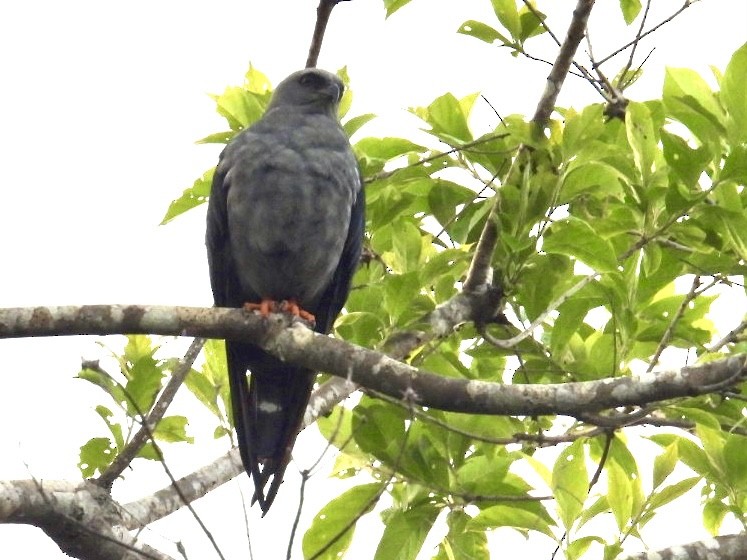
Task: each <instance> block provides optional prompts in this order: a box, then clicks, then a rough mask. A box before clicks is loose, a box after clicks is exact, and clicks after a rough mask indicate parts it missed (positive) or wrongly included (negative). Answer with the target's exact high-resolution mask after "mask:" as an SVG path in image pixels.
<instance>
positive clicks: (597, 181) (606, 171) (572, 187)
mask: <svg viewBox="0 0 747 560" xmlns="http://www.w3.org/2000/svg"><path fill="white" fill-rule="evenodd" d="M625 182H626V178H625V176H624V175H623V174H622V173H620V172H619V171H618V170H617V169H615V168H614V167H613V166H611V165H608V164H606V163H604V162H601V161H598V162H589V163H587V164H584V165H580V166H574V167H572V168H571V169H570V170H569V171H568V172H567V173H566V174H564V176H563V183H562V187H561V188H562V190H561V193H560V203H563V202H567V201H570V200H572V199H573V198H575V197H576V196H578V195H580V194H583V193H588V194H590V195H592V196H594V197H596V198H600V199H602V198H605V197H608V196H612V197H615V198H618V199H622V198H623V195H624V192H623V189H622V184H623V183H625Z"/></svg>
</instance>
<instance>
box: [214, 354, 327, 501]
mask: <svg viewBox="0 0 747 560" xmlns="http://www.w3.org/2000/svg"><path fill="white" fill-rule="evenodd" d="M226 362H227V364H228V378H229V382H230V389H231V407H232V411H233V421H234V425H235V426H236V434H237V437H238V444H239V451H240V453H241V461H242V462H243V463H244V469H246V472H247V473H248V474H249V476H251V477H252V479H253V480H254V490H255V492H254V500H256V501H258V502H259V507H260V508H261V509H262V513H263V515H264V514H265V513H267V510H269V509H270V506H271V505H272V502H273V500H274V499H275V495H276V494H277V491H278V489H279V488H280V483H281V482H282V480H283V473H284V472H285V468H286V466H287V465H288V462H289V460H290V454H291V450H292V448H293V444H294V442H295V441H296V436H297V435H298V432H299V430H300V429H301V423H302V422H303V416H304V412H305V410H306V405H307V404H308V401H309V396H310V394H311V389H312V387H313V385H314V377H315V374H314V372H312V371H310V370H307V369H304V368H296V367H292V366H288V364H285V363H283V362H281V361H280V360H278V359H277V358H275V357H273V356H271V355H269V354H267V353H266V352H264V351H263V350H261V349H259V348H257V347H256V346H252V345H248V344H240V343H235V342H226ZM247 369H249V370H250V371H251V382H248V381H247V376H246V372H247ZM270 478H272V481H270ZM268 482H269V483H270V486H269V488H267V491H265V487H266V486H267V483H268ZM254 500H253V501H254Z"/></svg>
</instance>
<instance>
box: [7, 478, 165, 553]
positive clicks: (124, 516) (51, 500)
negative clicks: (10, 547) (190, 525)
mask: <svg viewBox="0 0 747 560" xmlns="http://www.w3.org/2000/svg"><path fill="white" fill-rule="evenodd" d="M0 523H27V524H30V525H35V526H37V527H39V528H40V529H42V530H43V531H44V532H45V533H46V534H47V535H49V537H50V538H51V539H52V540H54V542H55V543H56V544H57V545H58V546H59V547H60V549H61V550H62V551H63V552H64V553H65V554H69V555H70V556H74V557H76V558H80V559H82V560H145V559H150V560H172V558H171V556H168V555H166V554H163V553H162V552H159V551H157V550H155V549H153V548H151V547H149V546H147V545H144V544H142V543H138V542H137V540H136V538H135V537H134V536H132V535H131V534H130V533H129V531H128V530H127V528H126V525H128V524H131V523H132V520H131V517H130V515H129V513H128V512H127V511H126V510H125V509H123V508H122V507H121V506H120V505H119V504H118V503H117V502H115V501H114V500H112V499H111V496H109V494H108V493H107V492H106V491H105V490H104V489H103V488H100V487H99V486H97V485H95V484H93V483H91V482H88V481H83V482H78V483H74V482H69V481H64V480H44V481H37V480H11V481H0Z"/></svg>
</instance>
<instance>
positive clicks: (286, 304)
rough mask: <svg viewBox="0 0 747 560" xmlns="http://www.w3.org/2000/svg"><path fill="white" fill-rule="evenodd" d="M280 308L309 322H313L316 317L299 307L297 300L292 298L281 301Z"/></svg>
mask: <svg viewBox="0 0 747 560" xmlns="http://www.w3.org/2000/svg"><path fill="white" fill-rule="evenodd" d="M280 308H281V309H282V310H283V311H286V312H288V313H290V314H291V315H293V316H294V317H301V319H303V320H305V321H308V322H309V323H312V324H313V323H315V322H316V317H314V316H313V315H312V314H311V313H309V312H308V311H306V310H305V309H303V308H301V306H300V305H298V302H297V301H296V300H294V299H288V300H285V301H283V303H282V304H281V305H280Z"/></svg>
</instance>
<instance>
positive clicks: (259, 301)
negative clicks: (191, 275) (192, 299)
mask: <svg viewBox="0 0 747 560" xmlns="http://www.w3.org/2000/svg"><path fill="white" fill-rule="evenodd" d="M342 93H343V84H342V81H341V80H340V79H339V78H338V77H337V76H335V75H334V74H331V73H329V72H325V71H323V70H318V69H307V70H301V71H298V72H294V73H293V74H291V75H290V76H288V77H287V78H286V79H285V80H283V81H282V82H281V83H280V84H279V85H278V86H277V88H276V90H275V92H274V94H273V96H272V100H271V101H270V104H269V106H268V108H267V111H266V113H265V114H264V116H263V117H262V118H261V119H260V120H259V121H257V122H256V123H254V124H253V125H252V126H250V127H249V128H247V129H246V130H244V131H242V132H241V133H240V134H238V135H237V136H236V137H235V138H234V139H233V140H231V142H230V143H229V144H228V146H226V148H225V149H224V150H223V153H222V154H221V156H220V161H219V163H218V167H217V169H216V171H215V176H214V178H213V184H212V190H211V194H210V202H209V204H208V211H207V234H206V245H207V253H208V264H209V267H210V284H211V286H212V290H213V297H214V300H215V305H216V306H219V307H242V306H245V307H246V308H260V309H261V311H262V312H263V313H264V314H266V313H267V312H268V311H277V310H279V309H285V310H289V311H291V312H293V313H295V314H301V315H302V316H303V317H308V314H311V315H313V317H314V321H315V330H316V331H317V332H320V333H328V332H329V330H330V328H331V327H332V323H333V322H334V320H335V317H337V314H338V313H339V312H340V310H341V309H342V306H343V304H344V303H345V299H346V298H347V295H348V292H349V291H350V281H351V278H352V276H353V273H354V272H355V270H356V267H357V265H358V261H359V258H360V253H361V244H362V241H363V226H364V206H365V202H364V194H363V190H362V185H361V179H360V171H359V168H358V163H357V161H356V159H355V155H354V154H353V151H352V149H351V147H350V143H349V142H348V138H347V136H346V134H345V132H344V131H343V129H342V127H341V126H340V123H339V121H338V118H337V107H338V104H339V102H340V99H341V97H342ZM280 302H285V303H283V304H282V305H280ZM245 304H250V305H248V306H247V305H245ZM226 361H227V364H228V377H229V382H230V388H231V404H232V410H233V419H234V424H235V426H236V432H237V436H238V444H239V450H240V452H241V460H242V462H243V463H244V468H245V469H246V471H247V473H248V474H249V475H250V476H251V477H252V478H253V480H254V488H255V494H254V499H255V500H256V501H258V502H259V505H260V508H261V509H262V512H263V515H264V514H265V513H267V510H268V509H269V508H270V506H271V505H272V502H273V500H274V499H275V495H276V494H277V491H278V488H279V487H280V483H281V482H282V478H283V473H284V471H285V468H286V466H287V464H288V461H289V460H290V453H291V449H292V448H293V444H294V442H295V440H296V436H297V434H298V432H299V430H300V428H301V422H302V420H303V415H304V411H305V409H306V405H307V403H308V400H309V396H310V394H311V390H312V387H313V384H314V377H315V373H314V372H313V371H311V370H308V369H304V368H299V367H296V366H291V365H289V364H286V363H284V362H282V361H281V360H279V359H277V358H275V357H273V356H271V355H270V354H268V353H266V352H264V351H263V350H261V349H260V348H258V347H257V346H254V345H252V344H245V343H239V342H233V341H227V342H226ZM247 370H249V371H250V372H251V376H250V377H251V382H250V383H249V382H247ZM270 478H272V481H271V482H270V483H269V488H267V489H265V488H266V486H267V484H268V482H269V481H270Z"/></svg>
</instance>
